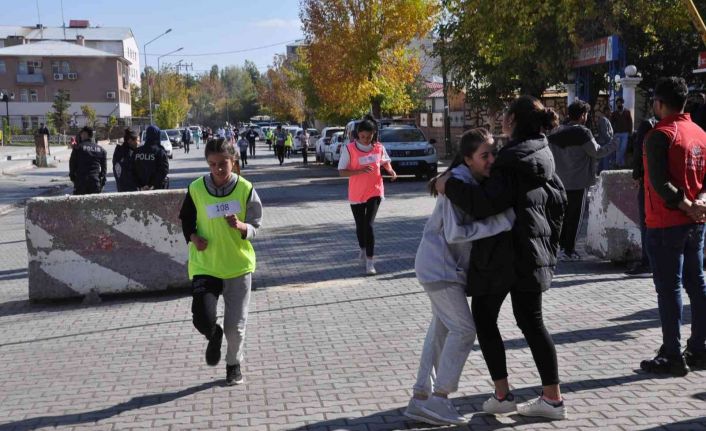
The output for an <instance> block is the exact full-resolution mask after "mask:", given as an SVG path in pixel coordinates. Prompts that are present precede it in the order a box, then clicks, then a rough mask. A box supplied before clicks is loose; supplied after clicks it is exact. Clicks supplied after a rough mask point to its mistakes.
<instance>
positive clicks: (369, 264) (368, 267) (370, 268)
mask: <svg viewBox="0 0 706 431" xmlns="http://www.w3.org/2000/svg"><path fill="white" fill-rule="evenodd" d="M365 273H366V274H367V275H375V274H377V273H378V272H377V271H376V270H375V264H374V263H373V260H372V259H366V260H365Z"/></svg>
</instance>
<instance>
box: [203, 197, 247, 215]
mask: <svg viewBox="0 0 706 431" xmlns="http://www.w3.org/2000/svg"><path fill="white" fill-rule="evenodd" d="M239 212H240V202H238V201H228V202H219V203H217V204H213V205H207V206H206V213H207V214H208V218H209V219H214V218H217V217H225V216H229V215H233V214H237V213H239Z"/></svg>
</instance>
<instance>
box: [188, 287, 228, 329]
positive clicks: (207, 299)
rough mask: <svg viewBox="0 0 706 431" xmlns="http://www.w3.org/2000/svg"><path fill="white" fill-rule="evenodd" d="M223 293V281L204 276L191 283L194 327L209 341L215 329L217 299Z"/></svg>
mask: <svg viewBox="0 0 706 431" xmlns="http://www.w3.org/2000/svg"><path fill="white" fill-rule="evenodd" d="M221 293H223V280H220V279H218V278H215V277H209V276H205V275H197V276H194V279H193V281H192V282H191V296H192V302H191V314H192V318H193V322H194V327H195V328H196V329H197V330H198V331H199V332H200V333H202V334H203V335H204V336H205V337H206V338H208V339H210V338H211V336H212V335H213V331H214V330H215V329H216V319H217V315H216V311H217V307H218V297H219V296H220V295H221Z"/></svg>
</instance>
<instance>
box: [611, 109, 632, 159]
mask: <svg viewBox="0 0 706 431" xmlns="http://www.w3.org/2000/svg"><path fill="white" fill-rule="evenodd" d="M615 106H616V108H615V111H613V112H612V113H611V114H610V123H611V125H612V126H613V132H614V133H615V137H616V138H618V149H617V150H616V153H615V165H616V167H618V168H622V167H624V166H625V152H626V151H627V149H628V138H629V137H630V134H631V133H632V114H631V113H630V111H629V110H627V109H625V100H624V99H623V98H622V97H618V98H617V99H615Z"/></svg>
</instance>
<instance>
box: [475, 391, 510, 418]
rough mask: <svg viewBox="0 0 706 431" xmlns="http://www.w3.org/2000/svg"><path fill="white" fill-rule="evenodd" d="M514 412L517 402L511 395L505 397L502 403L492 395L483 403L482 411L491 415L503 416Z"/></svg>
mask: <svg viewBox="0 0 706 431" xmlns="http://www.w3.org/2000/svg"><path fill="white" fill-rule="evenodd" d="M516 410H517V402H516V401H515V397H514V396H513V395H512V394H511V393H508V394H507V395H505V398H503V400H502V401H500V400H499V399H497V397H496V396H495V394H493V395H492V396H491V397H490V398H488V399H487V400H485V402H484V403H483V411H484V412H486V413H488V414H491V415H505V414H508V413H512V412H514V411H516Z"/></svg>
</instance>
